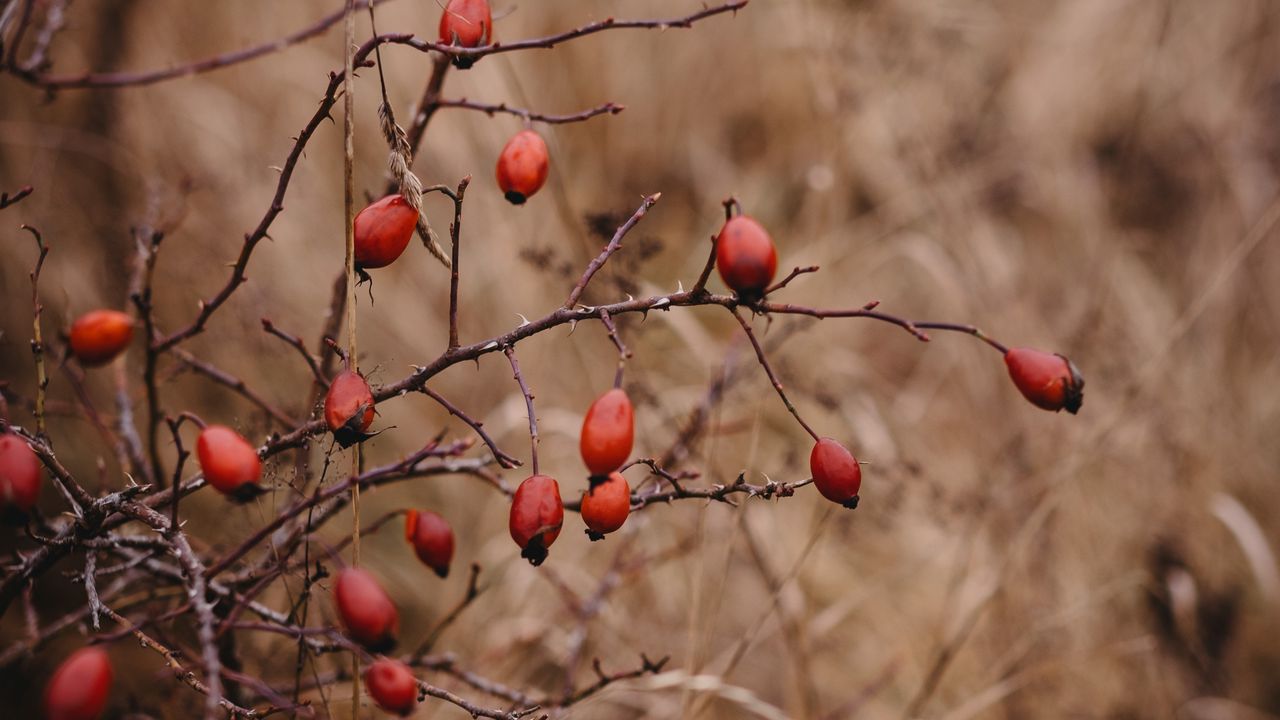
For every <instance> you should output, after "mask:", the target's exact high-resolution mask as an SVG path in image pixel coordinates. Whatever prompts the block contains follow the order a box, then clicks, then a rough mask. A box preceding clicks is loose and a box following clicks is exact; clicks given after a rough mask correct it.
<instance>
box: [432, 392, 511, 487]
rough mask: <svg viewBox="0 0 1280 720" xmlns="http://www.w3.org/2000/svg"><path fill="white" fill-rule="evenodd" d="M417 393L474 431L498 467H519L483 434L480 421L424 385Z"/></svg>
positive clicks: (487, 434)
mask: <svg viewBox="0 0 1280 720" xmlns="http://www.w3.org/2000/svg"><path fill="white" fill-rule="evenodd" d="M419 392H421V393H422V394H423V395H426V396H427V397H429V398H431V399H432V400H435V401H436V402H438V403H440V405H441V406H442V407H444V409H445V410H448V411H449V414H450V415H452V416H454V417H456V418H458V419H459V420H461V421H462V422H464V423H466V424H467V426H468V427H470V428H471V429H472V430H474V431H475V433H476V435H479V436H480V440H481V441H482V442H484V444H485V446H486V447H488V448H489V452H491V453H493V458H494V459H495V460H497V461H498V465H500V466H502V467H504V468H507V469H510V468H514V467H519V466H520V461H519V460H517V459H516V458H515V457H514V456H512V455H510V454H509V453H506V452H504V451H503V450H502V449H501V448H499V447H498V444H497V443H495V442H494V440H493V438H492V437H490V436H489V433H487V432H485V430H484V423H483V422H482V421H480V420H476V419H475V418H473V417H471V416H470V415H468V414H466V413H465V412H463V411H462V410H460V409H458V407H457V406H456V405H454V404H453V403H451V402H449V401H448V400H447V399H446V398H445V397H444V396H443V395H441V394H440V393H438V392H436V391H435V390H432V389H431V388H429V387H427V386H426V385H423V386H422V388H421V390H419Z"/></svg>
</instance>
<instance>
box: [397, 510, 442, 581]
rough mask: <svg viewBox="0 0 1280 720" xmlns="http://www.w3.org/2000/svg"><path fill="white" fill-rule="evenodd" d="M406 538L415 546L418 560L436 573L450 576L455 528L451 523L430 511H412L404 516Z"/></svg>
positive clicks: (414, 549)
mask: <svg viewBox="0 0 1280 720" xmlns="http://www.w3.org/2000/svg"><path fill="white" fill-rule="evenodd" d="M404 537H405V539H406V540H408V541H409V542H410V544H412V545H413V551H414V552H415V553H417V555H418V559H419V560H421V561H422V562H423V563H424V564H425V565H426V566H427V567H429V568H431V569H432V570H435V571H436V574H437V575H439V576H440V577H448V576H449V562H450V561H451V560H453V528H451V527H449V522H448V521H447V520H445V519H444V518H442V517H440V515H438V514H437V513H433V512H431V511H430V510H422V511H418V510H410V511H408V512H407V513H405V516H404Z"/></svg>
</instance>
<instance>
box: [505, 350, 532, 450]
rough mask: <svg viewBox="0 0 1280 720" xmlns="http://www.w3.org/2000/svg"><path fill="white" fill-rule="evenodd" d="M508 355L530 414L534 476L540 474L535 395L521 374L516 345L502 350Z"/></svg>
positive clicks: (530, 440) (530, 441)
mask: <svg viewBox="0 0 1280 720" xmlns="http://www.w3.org/2000/svg"><path fill="white" fill-rule="evenodd" d="M502 351H503V352H504V353H506V354H507V360H509V361H511V372H512V374H513V375H514V377H515V381H516V384H518V385H519V386H520V392H521V394H523V395H524V404H525V407H526V408H527V409H528V412H529V454H530V462H529V464H530V465H531V466H532V467H533V474H534V475H537V474H538V416H537V415H536V414H535V413H534V411H533V393H531V392H529V386H528V385H526V384H525V382H524V377H523V376H522V375H521V374H520V363H519V361H517V360H516V350H515V346H514V345H507V346H506V347H504V348H503V349H502Z"/></svg>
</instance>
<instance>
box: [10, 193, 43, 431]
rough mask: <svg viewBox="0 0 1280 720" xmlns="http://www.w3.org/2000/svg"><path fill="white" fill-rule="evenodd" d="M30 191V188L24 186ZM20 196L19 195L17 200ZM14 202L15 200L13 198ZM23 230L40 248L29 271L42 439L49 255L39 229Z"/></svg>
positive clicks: (37, 414)
mask: <svg viewBox="0 0 1280 720" xmlns="http://www.w3.org/2000/svg"><path fill="white" fill-rule="evenodd" d="M26 190H27V191H28V192H30V188H26ZM21 199H22V198H21V197H19V198H18V200H21ZM15 202H16V200H15ZM22 229H23V230H26V231H27V232H29V233H31V236H32V237H34V238H35V240H36V247H37V248H38V249H39V250H40V255H39V257H37V258H36V266H35V269H33V270H32V271H31V275H30V277H31V307H32V315H33V318H32V321H31V354H32V356H34V358H35V363H36V407H35V413H34V414H35V419H36V434H37V435H39V436H40V437H41V438H42V439H47V438H48V437H49V429H48V428H47V427H46V426H45V418H44V403H45V390H47V389H48V387H49V374H48V373H47V372H46V371H45V365H44V355H45V347H44V336H43V334H42V333H41V331H40V313H41V311H42V310H44V305H42V304H41V303H40V270H41V269H42V268H43V267H44V259H45V258H46V257H48V255H49V246H48V245H45V244H44V238H43V237H42V236H41V235H40V231H39V230H36V229H35V228H33V227H31V226H30V225H23V226H22Z"/></svg>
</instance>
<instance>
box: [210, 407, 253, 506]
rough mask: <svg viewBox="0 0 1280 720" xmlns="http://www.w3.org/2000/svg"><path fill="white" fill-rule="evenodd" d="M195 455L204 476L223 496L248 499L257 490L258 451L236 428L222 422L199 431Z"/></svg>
mask: <svg viewBox="0 0 1280 720" xmlns="http://www.w3.org/2000/svg"><path fill="white" fill-rule="evenodd" d="M196 456H197V457H198V458H199V459H200V469H201V470H203V471H204V479H205V480H206V481H208V483H209V484H210V485H212V486H213V487H214V489H215V490H217V491H218V492H220V493H222V494H223V495H229V496H231V497H233V498H235V499H237V500H248V499H250V498H252V497H254V496H256V495H257V494H258V493H259V491H260V488H259V487H258V481H259V480H260V479H261V478H262V461H261V460H259V459H258V451H257V450H256V449H254V447H253V446H252V445H250V444H249V441H248V440H245V439H244V438H243V437H241V436H240V433H237V432H236V431H235V430H232V429H231V428H229V427H226V426H224V425H210V426H209V427H207V428H205V429H204V430H201V431H200V438H199V439H198V440H196Z"/></svg>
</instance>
